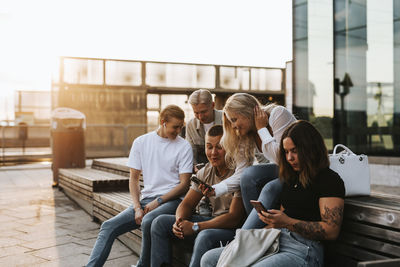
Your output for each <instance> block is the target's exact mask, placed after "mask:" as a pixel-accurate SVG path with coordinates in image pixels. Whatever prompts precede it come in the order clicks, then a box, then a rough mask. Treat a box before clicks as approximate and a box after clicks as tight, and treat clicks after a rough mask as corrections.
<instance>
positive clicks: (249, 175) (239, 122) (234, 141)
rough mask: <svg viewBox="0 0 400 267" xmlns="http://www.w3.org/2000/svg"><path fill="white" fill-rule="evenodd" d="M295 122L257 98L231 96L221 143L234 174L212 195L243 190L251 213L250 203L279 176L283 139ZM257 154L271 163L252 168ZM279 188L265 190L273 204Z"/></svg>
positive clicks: (289, 116)
mask: <svg viewBox="0 0 400 267" xmlns="http://www.w3.org/2000/svg"><path fill="white" fill-rule="evenodd" d="M294 121H296V119H295V117H294V116H293V115H292V114H291V113H290V112H289V111H288V110H287V109H286V108H285V107H283V106H279V105H275V104H270V105H267V106H262V105H261V104H260V102H259V101H258V100H257V99H256V98H255V97H254V96H252V95H249V94H246V93H237V94H234V95H232V96H230V97H229V98H228V100H227V101H226V104H225V106H224V117H223V127H224V135H223V137H222V140H221V142H222V145H223V147H224V148H225V151H226V156H225V157H226V162H227V164H228V166H231V167H234V168H235V173H234V174H233V175H232V176H231V177H229V178H228V179H226V180H224V181H223V182H221V183H219V184H217V185H214V186H213V188H214V192H211V194H212V195H214V194H215V195H216V196H219V195H222V194H225V193H229V192H234V191H236V190H238V189H239V187H240V190H241V191H242V197H243V202H244V205H245V208H246V211H247V213H248V214H249V213H250V211H251V210H252V207H251V205H250V200H252V199H257V198H258V196H259V194H260V192H261V190H262V189H263V187H264V186H265V184H267V183H268V182H269V181H271V180H273V179H276V178H277V177H278V167H277V165H276V163H277V157H278V151H279V142H280V137H281V135H282V133H283V131H284V130H285V129H286V128H287V127H288V126H289V125H290V124H291V123H293V122H294ZM257 151H258V152H262V153H263V155H264V156H265V157H266V158H267V159H268V160H269V161H270V162H271V163H268V164H259V165H254V166H252V165H253V163H254V160H255V154H256V152H257ZM250 166H251V167H250ZM248 167H249V168H248ZM275 184H276V185H275ZM280 189H281V184H280V182H279V181H278V180H277V181H276V182H274V183H273V184H271V186H268V187H267V188H266V189H265V190H267V191H271V194H274V196H273V197H271V202H272V200H273V199H275V197H276V194H275V193H274V192H278V193H279V192H280ZM263 190H264V189H263Z"/></svg>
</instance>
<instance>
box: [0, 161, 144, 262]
mask: <svg viewBox="0 0 400 267" xmlns="http://www.w3.org/2000/svg"><path fill="white" fill-rule="evenodd" d="M51 183H52V172H51V170H50V165H49V164H48V163H42V164H41V163H37V164H30V165H18V166H9V167H0V266H61V267H67V266H84V265H85V264H86V263H87V261H88V258H89V255H90V252H91V249H92V247H93V245H94V243H95V240H96V237H97V234H98V231H99V224H98V223H95V222H92V220H91V217H90V216H89V215H88V214H87V213H85V212H84V211H83V210H82V209H81V208H80V207H79V206H77V205H76V204H75V203H74V202H72V201H71V200H70V199H69V198H68V197H66V196H65V195H64V193H62V192H60V191H59V190H58V189H53V188H51ZM137 259H138V257H137V256H136V255H135V254H134V253H133V252H132V251H131V250H129V249H128V248H127V247H125V246H124V245H123V244H122V243H121V242H119V241H118V240H117V241H116V242H115V243H114V246H113V248H112V251H111V254H110V256H109V258H108V261H107V263H106V264H105V266H130V265H131V264H136V262H137Z"/></svg>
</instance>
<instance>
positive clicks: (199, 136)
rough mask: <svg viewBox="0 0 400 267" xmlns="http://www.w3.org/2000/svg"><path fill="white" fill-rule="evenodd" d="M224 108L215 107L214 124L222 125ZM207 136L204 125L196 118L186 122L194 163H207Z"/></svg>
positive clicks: (187, 136) (187, 137)
mask: <svg viewBox="0 0 400 267" xmlns="http://www.w3.org/2000/svg"><path fill="white" fill-rule="evenodd" d="M222 114H223V111H222V110H215V109H214V125H222ZM205 136H206V132H205V130H204V125H203V124H202V123H201V122H200V121H199V120H198V119H196V118H193V119H191V120H190V121H189V122H188V123H187V124H186V140H187V141H188V142H189V144H190V145H191V146H192V150H193V163H194V164H197V163H207V162H208V160H207V157H206V152H205V148H204V146H205Z"/></svg>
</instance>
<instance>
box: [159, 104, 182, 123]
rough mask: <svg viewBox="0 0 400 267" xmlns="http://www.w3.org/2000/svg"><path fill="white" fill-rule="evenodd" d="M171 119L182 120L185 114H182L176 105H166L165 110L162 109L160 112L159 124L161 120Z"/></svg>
mask: <svg viewBox="0 0 400 267" xmlns="http://www.w3.org/2000/svg"><path fill="white" fill-rule="evenodd" d="M171 117H172V118H176V119H178V120H184V119H185V112H183V110H182V109H181V108H180V107H178V106H177V105H168V106H166V107H165V108H163V110H161V112H160V119H159V121H160V124H161V120H164V121H169V120H170V118H171Z"/></svg>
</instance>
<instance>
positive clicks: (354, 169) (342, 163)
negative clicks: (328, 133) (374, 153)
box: [329, 144, 371, 197]
mask: <svg viewBox="0 0 400 267" xmlns="http://www.w3.org/2000/svg"><path fill="white" fill-rule="evenodd" d="M338 147H341V148H343V149H344V150H343V151H341V152H340V153H336V150H337V148H338ZM329 160H330V162H331V165H330V168H331V169H332V170H334V171H335V172H337V173H338V174H339V175H340V177H341V178H342V180H343V181H344V186H345V188H346V196H347V197H348V196H369V195H370V194H371V178H370V176H369V165H368V157H367V156H366V155H356V154H354V153H353V152H352V151H351V150H350V149H349V148H347V147H346V146H344V145H341V144H338V145H336V146H335V148H334V149H333V154H331V155H329Z"/></svg>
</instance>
